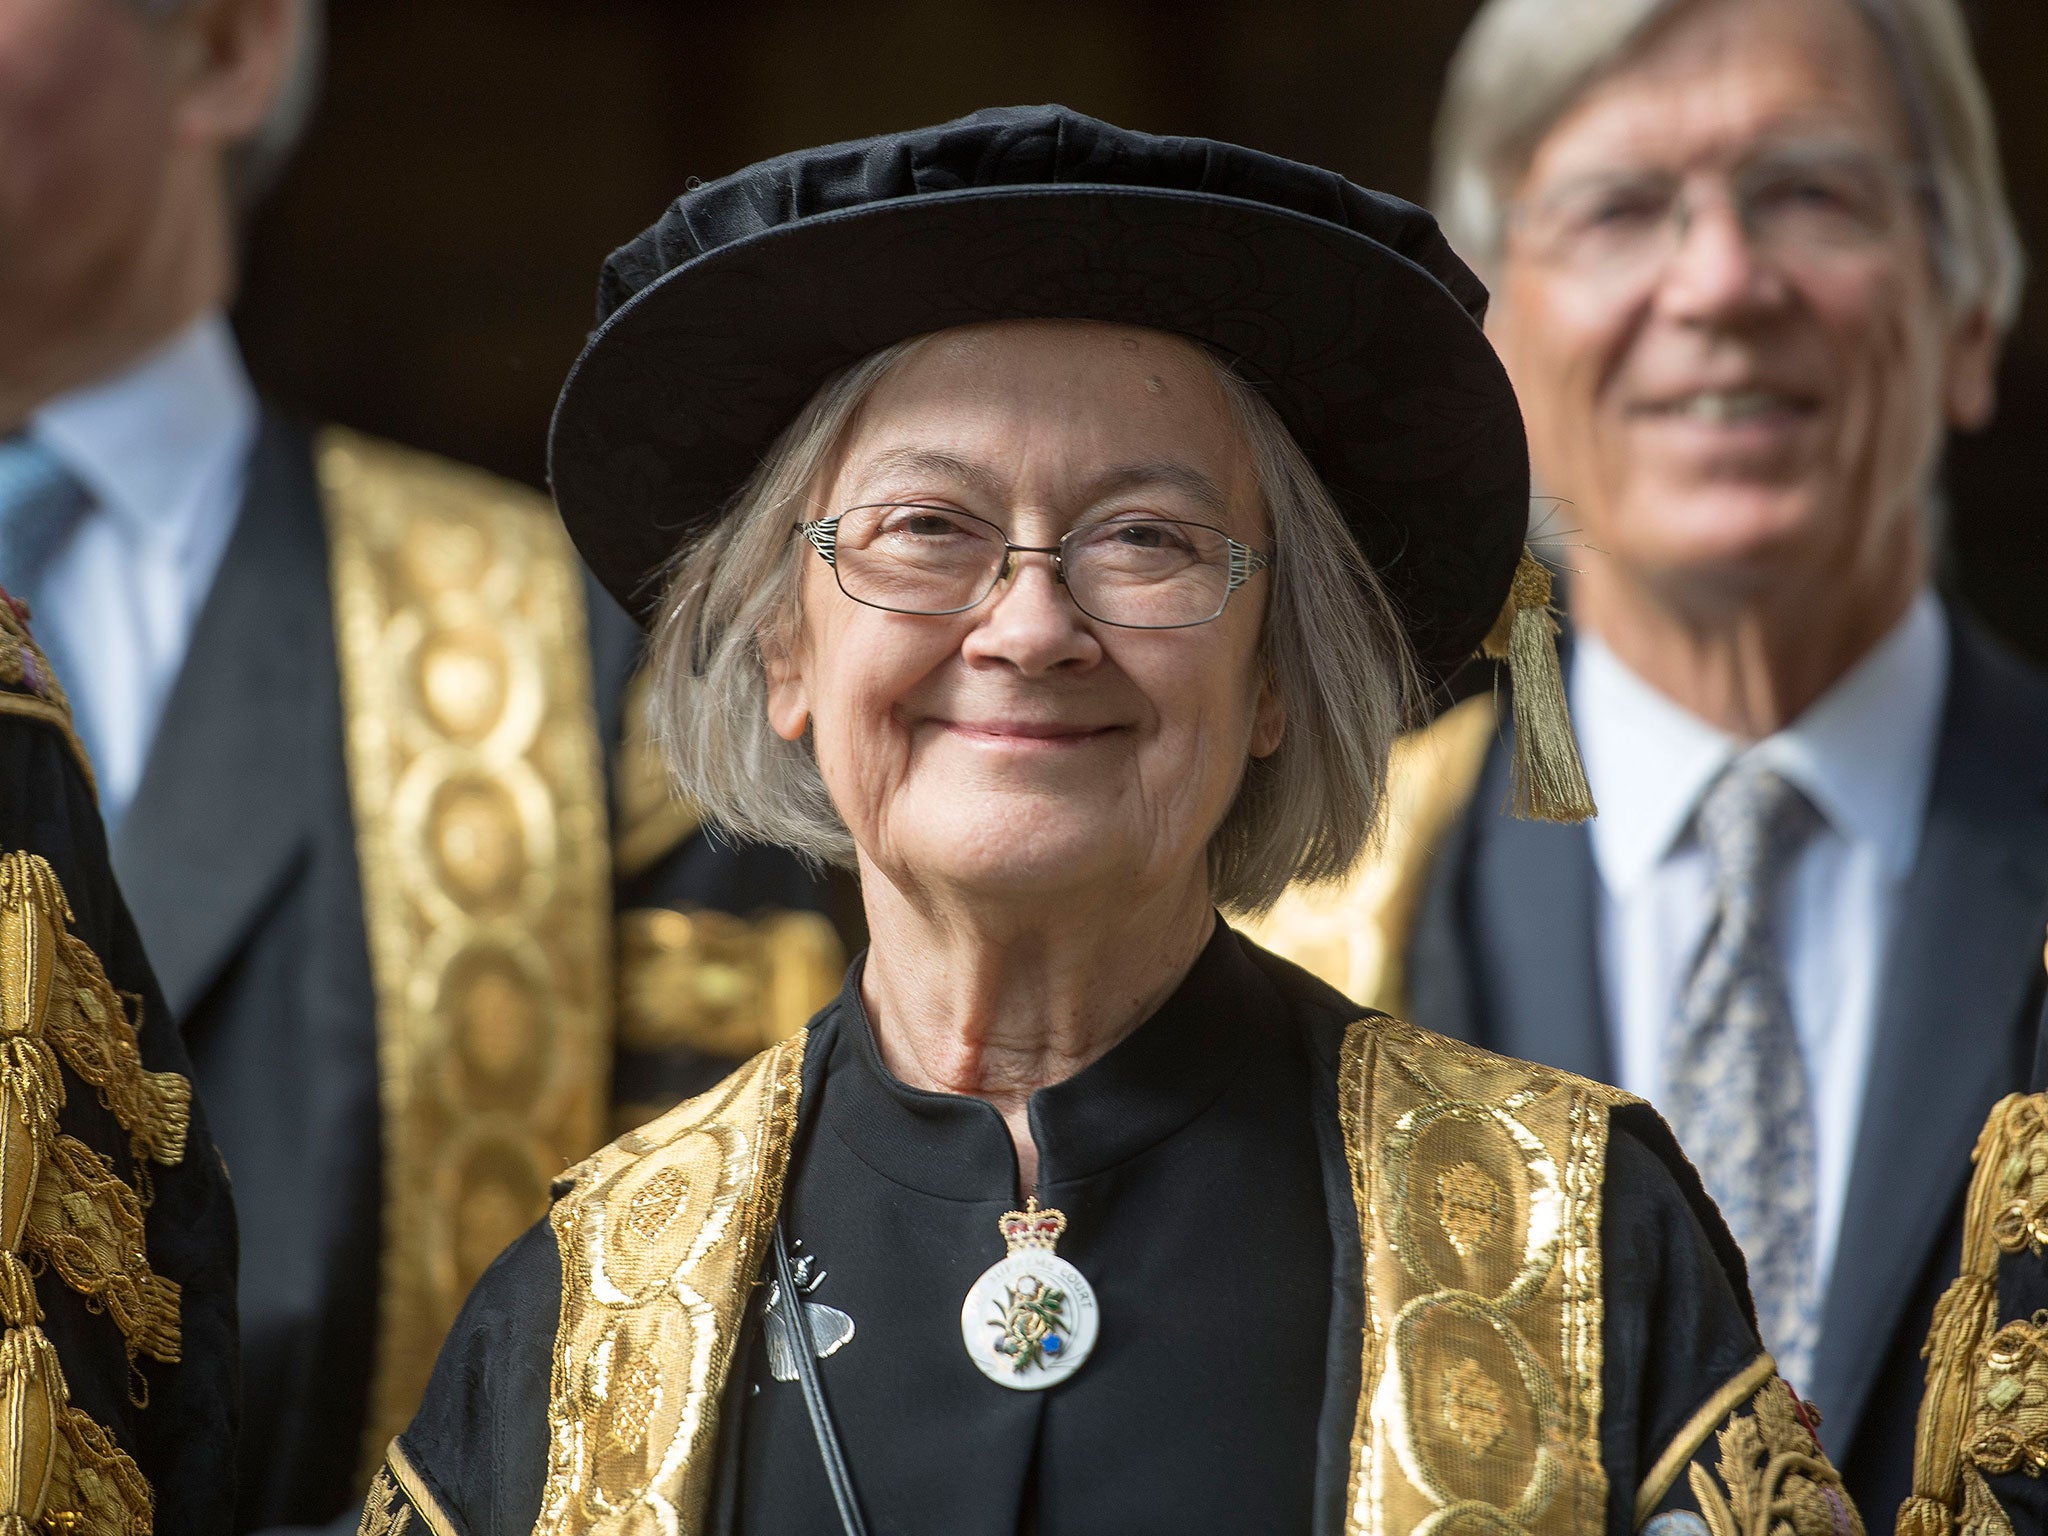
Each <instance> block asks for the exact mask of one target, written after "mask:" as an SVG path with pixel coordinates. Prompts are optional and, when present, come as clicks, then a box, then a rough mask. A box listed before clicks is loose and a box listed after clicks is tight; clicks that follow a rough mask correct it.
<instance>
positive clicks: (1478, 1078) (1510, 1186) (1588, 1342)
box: [1338, 1019, 1634, 1536]
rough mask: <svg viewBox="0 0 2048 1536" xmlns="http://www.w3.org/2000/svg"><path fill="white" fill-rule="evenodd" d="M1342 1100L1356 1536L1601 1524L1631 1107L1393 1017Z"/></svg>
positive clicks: (1345, 1071) (1352, 1064) (1365, 1032)
mask: <svg viewBox="0 0 2048 1536" xmlns="http://www.w3.org/2000/svg"><path fill="white" fill-rule="evenodd" d="M1338 1094H1339V1098H1338V1116H1339V1120H1340V1122H1341V1124H1342V1126H1343V1128H1344V1149H1345V1155H1346V1157H1347V1159H1348V1160H1349V1162H1350V1165H1351V1192H1352V1198H1353V1201H1354V1202H1355V1204H1356V1207H1357V1211H1358V1225H1359V1237H1360V1240H1361V1242H1362V1243H1363V1245H1364V1250H1365V1255H1364V1256H1365V1316H1366V1336H1365V1339H1364V1341H1363V1350H1362V1362H1361V1377H1360V1380H1361V1389H1360V1393H1359V1402H1358V1416H1357V1420H1356V1428H1355V1430H1354V1432H1353V1435H1352V1441H1351V1470H1350V1479H1349V1483H1348V1485H1347V1492H1348V1497H1347V1500H1346V1517H1345V1530H1346V1532H1347V1533H1358V1536H1367V1533H1370V1536H1381V1533H1391V1532H1397V1531H1400V1532H1405V1531H1411V1530H1420V1529H1424V1528H1427V1529H1430V1530H1436V1529H1439V1528H1441V1529H1445V1530H1452V1529H1456V1530H1461V1531H1462V1530H1472V1531H1480V1530H1502V1531H1524V1532H1529V1533H1531V1536H1540V1533H1544V1532H1553V1531H1554V1532H1559V1533H1563V1532H1570V1531H1597V1530H1600V1529H1602V1528H1603V1527H1604V1526H1605V1524H1606V1518H1607V1516H1606V1506H1607V1473H1606V1470H1605V1468H1604V1467H1603V1465H1602V1463H1601V1460H1600V1366H1601V1359H1602V1343H1603V1337H1602V1297H1601V1288H1600V1273H1601V1264H1600V1259H1601V1248H1600V1197H1601V1188H1602V1182H1603V1180H1604V1178H1605V1175H1606V1171H1607V1130H1608V1113H1609V1111H1610V1110H1611V1109H1612V1108H1613V1107H1614V1106H1615V1105H1617V1104H1625V1103H1631V1102H1634V1101H1633V1100H1631V1099H1630V1097H1629V1096H1628V1095H1627V1094H1624V1093H1622V1092H1620V1091H1619V1090H1617V1089H1613V1088H1606V1087H1602V1086H1601V1085H1599V1084H1597V1083H1592V1082H1587V1081H1586V1080H1584V1079H1582V1078H1576V1077H1572V1076H1569V1075H1567V1074H1565V1073H1562V1072H1554V1071H1551V1070H1549V1069H1547V1068H1543V1067H1535V1066H1530V1065H1528V1064H1526V1063H1523V1062H1519V1061H1510V1060H1508V1059H1507V1058H1505V1057H1501V1056H1495V1055H1492V1054H1491V1053H1489V1052H1486V1051H1481V1050H1478V1049H1475V1048H1473V1047H1471V1046H1466V1045H1461V1044H1459V1043H1457V1042H1455V1041H1451V1040H1446V1039H1444V1038H1442V1037H1441V1036H1438V1035H1432V1034H1429V1033H1427V1032H1426V1031H1423V1030H1419V1029H1416V1028H1415V1027H1413V1026H1412V1025H1408V1024H1402V1023H1399V1022H1398V1021H1396V1020H1393V1019H1378V1020H1362V1021H1360V1022H1359V1023H1357V1024H1354V1025H1353V1026H1352V1027H1351V1029H1350V1031H1349V1032H1348V1033H1347V1034H1346V1035H1345V1038H1344V1054H1343V1061H1342V1067H1341V1072H1340V1078H1339V1087H1338ZM1453 1511H1455V1513H1450V1512H1453Z"/></svg>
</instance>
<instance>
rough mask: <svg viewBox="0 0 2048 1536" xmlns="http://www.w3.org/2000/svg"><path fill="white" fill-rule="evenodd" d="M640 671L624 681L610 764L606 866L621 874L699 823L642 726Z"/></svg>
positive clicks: (648, 865)
mask: <svg viewBox="0 0 2048 1536" xmlns="http://www.w3.org/2000/svg"><path fill="white" fill-rule="evenodd" d="M651 686H652V685H651V684H650V683H649V681H648V675H647V673H646V672H644V671H642V672H636V673H635V674H634V675H633V680H632V682H630V683H628V684H627V685H626V696H625V700H624V705H623V708H624V712H625V721H626V723H625V729H624V731H623V732H622V737H623V739H622V740H621V741H620V743H619V753H618V757H617V759H616V760H615V762H614V764H613V767H612V805H613V815H614V816H615V817H616V818H617V819H616V823H615V825H614V826H613V828H612V868H613V869H614V870H616V871H617V872H618V876H619V878H620V879H621V880H631V879H632V878H633V877H634V876H635V875H638V874H642V873H644V872H646V871H647V870H649V869H652V868H653V867H654V866H655V865H656V864H658V863H660V862H661V861H662V860H663V859H665V858H667V857H668V855H669V852H670V850H671V849H673V848H675V847H676V846H677V845H678V844H680V843H681V842H682V841H683V840H684V839H685V838H687V837H689V836H691V835H692V834H693V833H695V832H696V830H697V828H698V827H699V826H701V825H702V824H703V818H702V817H700V816H699V815H698V814H697V807H696V806H694V805H692V804H691V803H690V802H689V801H688V800H686V799H684V798H683V797H682V796H681V795H679V794H677V793H676V788H675V785H674V784H673V783H672V782H671V781H670V779H669V775H668V768H667V766H666V765H665V764H664V763H663V762H662V760H661V752H660V750H659V749H658V748H657V747H656V746H655V744H654V736H653V733H652V731H651V730H650V729H649V726H648V716H647V698H648V693H649V691H650V688H651Z"/></svg>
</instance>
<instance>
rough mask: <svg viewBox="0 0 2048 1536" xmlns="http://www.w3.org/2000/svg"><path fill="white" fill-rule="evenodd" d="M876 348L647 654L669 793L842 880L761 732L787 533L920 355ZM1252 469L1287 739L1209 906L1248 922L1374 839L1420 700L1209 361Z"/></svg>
mask: <svg viewBox="0 0 2048 1536" xmlns="http://www.w3.org/2000/svg"><path fill="white" fill-rule="evenodd" d="M924 340H925V338H916V339H913V340H910V341H906V342H901V343H898V344H897V345H895V346H892V347H888V348H885V349H884V350H882V351H880V352H876V353H874V354H872V355H871V356H869V357H868V358H866V359H864V360H863V361H861V362H859V363H856V364H855V365H854V366H853V367H851V368H849V369H847V370H846V371H845V372H843V373H841V374H840V375H839V376H838V377H836V378H834V379H832V380H831V381H830V382H828V383H827V384H825V385H824V386H823V387H822V388H821V389H819V390H818V392H817V393H816V394H815V395H813V396H812V398H811V400H810V402H809V404H807V405H806V406H805V407H804V409H803V410H802V411H801V412H799V413H798V415H797V417H796V419H795V420H794V421H792V422H791V423H790V425H789V426H788V427H787V428H785V429H784V431H783V433H782V435H781V436H780V437H779V438H778V439H777V440H776V442H775V444H774V446H773V447H772V448H770V450H769V451H768V454H767V456H766V458H765V459H764V460H763V461H762V464H761V467H760V468H759V469H758V470H757V471H756V472H755V474H754V476H753V477H752V479H750V480H749V481H748V483H747V484H746V485H745V486H744V487H743V488H742V489H741V490H740V491H739V493H738V494H737V496H736V497H735V498H734V500H733V503H732V505H731V508H730V510H729V512H728V514H727V515H726V516H725V517H724V518H723V519H721V521H720V522H719V524H718V526H717V527H716V528H715V529H713V531H712V532H710V533H709V534H707V535H705V536H704V537H703V538H701V539H699V540H697V541H696V542H695V543H693V544H691V545H689V546H687V547H685V548H684V549H683V550H681V551H680V552H679V553H678V555H677V557H676V558H675V559H674V560H673V561H672V562H671V564H670V567H669V570H668V573H667V577H666V586H665V589H664V593H663V598H662V604H661V609H660V617H659V619H658V620H657V622H656V624H655V627H654V633H653V637H652V640H651V641H650V650H649V664H650V667H651V670H652V673H653V689H652V701H651V724H652V727H653V733H654V737H655V740H656V741H657V742H658V743H659V745H660V747H661V750H662V753H663V756H664V758H665V760H666V762H667V764H668V766H669V770H670V773H671V775H672V777H673V778H674V781H675V784H676V787H677V789H678V790H679V791H680V792H681V793H682V794H684V795H685V796H687V797H689V798H690V799H691V800H692V801H693V802H695V804H696V805H697V807H698V808H699V810H700V811H701V812H702V813H703V814H704V816H705V818H706V820H707V821H708V822H710V823H712V824H713V825H715V826H717V827H719V828H722V829H723V830H725V831H726V832H728V833H730V834H732V835H734V836H736V837H739V838H741V839H744V840H748V841H757V842H765V843H776V844H781V845H783V846H785V847H788V848H791V849H794V850H795V851H796V852H798V853H799V854H802V855H803V856H805V857H806V858H808V859H810V860H812V861H814V862H819V863H831V864H838V865H841V866H850V865H852V864H853V862H854V847H853V839H852V837H851V835H850V834H849V833H848V832H847V829H846V824H845V822H844V821H843V820H842V819H841V818H840V816H839V813H838V811H837V810H836V809H835V808H834V807H833V805H832V800H831V797H830V795H829V794H828V793H827V792H826V788H825V783H824V779H823V776H822V775H821V774H820V773H819V771H818V765H817V761H816V759H815V758H814V757H813V755H812V752H811V748H810V743H809V741H808V739H806V740H805V741H802V742H790V741H785V740H783V739H782V738H781V737H779V736H777V735H776V734H775V732H774V731H773V730H771V729H770V728H769V726H768V723H767V676H766V662H765V650H764V648H766V649H777V650H781V651H783V652H785V653H786V652H787V651H789V650H791V649H793V648H794V646H795V644H796V642H797V637H798V634H799V633H800V630H801V625H802V619H803V615H802V608H801V600H800V591H801V582H800V580H799V576H800V570H801V567H800V564H799V562H800V561H801V560H802V559H803V557H804V556H803V551H804V550H805V549H806V548H807V547H808V546H806V545H805V544H804V542H803V541H802V540H801V539H798V538H796V537H794V535H793V532H792V530H793V525H794V524H795V523H797V522H798V521H800V520H801V519H802V518H804V517H805V516H807V515H808V513H809V506H810V497H811V494H812V492H813V490H814V488H815V485H816V482H817V480H818V477H819V475H820V474H821V473H822V471H823V470H824V468H825V466H826V464H827V463H828V462H829V460H830V458H831V455H832V453H833V452H834V450H835V449H836V447H837V446H838V444H839V442H840V441H841V439H842V438H843V436H844V434H845V432H846V429H847V427H848V425H849V424H850V423H851V422H852V421H853V419H854V417H855V415H856V414H857V413H858V411H859V410H860V408H861V406H862V405H863V404H864V403H865V402H866V400H867V399H868V397H869V396H870V395H872V394H873V392H874V390H875V389H876V387H877V386H878V385H880V384H881V383H882V381H883V380H885V379H886V378H888V376H889V375H890V374H891V373H892V372H893V371H894V370H895V369H897V368H898V367H900V366H901V365H902V364H903V363H904V362H905V361H906V360H907V359H908V358H909V357H911V356H912V355H913V354H914V353H915V352H916V350H917V349H918V348H919V347H920V346H921V345H922V344H923V341H924ZM1203 355H1204V356H1205V357H1207V358H1208V359H1209V361H1210V362H1211V363H1212V364H1213V366H1214V367H1215V370H1216V376H1217V378H1218V381H1219V382H1220V383H1221V385H1222V388H1223V391H1224V395H1225V397H1226V399H1227V401H1228V402H1229V406H1230V409H1231V411H1232V414H1233V415H1234V416H1235V418H1236V420H1237V423H1238V425H1239V427H1240V428H1241V429H1242V430H1243V432H1244V434H1245V439H1246V442H1247V444H1248V445H1249V447H1250V449H1251V453H1252V459H1253V465H1254V469H1255V472H1256V476H1257V482H1258V486H1259V493H1260V497H1261V499H1262V501H1263V502H1264V504H1265V511H1266V515H1267V518H1268V521H1269V524H1270V527H1271V532H1272V539H1273V550H1274V563H1273V567H1272V577H1271V580H1272V588H1271V602H1270V605H1269V607H1268V608H1267V611H1266V617H1265V623H1264V625H1263V627H1262V630H1261V641H1260V646H1261V662H1262V664H1263V666H1264V667H1265V669H1266V674H1267V677H1268V678H1269V680H1270V682H1271V684H1272V686H1273V688H1274V689H1275V691H1276V693H1277V695H1278V698H1279V700H1280V703H1281V706H1282V708H1283V710H1284V711H1285V720H1286V726H1285V729H1284V731H1283V732H1282V736H1281V741H1280V745H1279V747H1278V748H1277V749H1276V750H1275V751H1274V752H1272V753H1271V754H1270V755H1269V756H1266V757H1263V758H1253V759H1250V760H1249V761H1248V762H1247V763H1246V765H1245V769H1244V777H1243V779H1242V780H1241V782H1240V783H1239V786H1238V790H1237V794H1236V796H1235V798H1234V799H1233V801H1232V802H1231V805H1230V809H1229V810H1228V811H1227V812H1226V813H1225V815H1224V818H1223V821H1222V823H1221V825H1220V826H1218V828H1217V829H1216V831H1215V833H1214V834H1213V835H1212V837H1211V838H1210V842H1209V885H1210V891H1211V894H1212V896H1213V897H1214V899H1215V900H1216V901H1217V902H1218V904H1220V905H1222V906H1224V907H1226V908H1229V909H1231V910H1233V911H1235V912H1240V913H1257V912H1260V911H1263V910H1265V909H1266V908H1267V907H1270V906H1271V905H1272V904H1273V903H1274V902H1275V901H1277V900H1278V899H1279V897H1280V895H1281V893H1282V892H1283V891H1284V890H1286V888H1287V887H1288V885H1289V884H1291V883H1293V882H1294V881H1297V880H1303V881H1310V882H1315V881H1328V880H1335V879H1338V878H1340V877H1341V876H1342V875H1344V874H1345V873H1346V872H1347V871H1349V870H1350V869H1351V868H1352V867H1353V865H1354V864H1355V863H1356V862H1357V860H1358V858H1359V856H1360V854H1361V853H1363V852H1364V850H1365V848H1366V847H1367V845H1368V844H1369V843H1370V842H1371V840H1372V838H1373V836H1374V834H1375V832H1376V831H1377V829H1378V825H1379V817H1380V810H1381V805H1382V802H1383V799H1384V789H1385V784H1386V773H1387V754H1388V751H1389V750H1390V748H1391V747H1392V745H1393V741H1394V738H1395V736H1396V735H1397V734H1398V733H1399V732H1400V730H1401V729H1402V727H1403V726H1404V725H1405V724H1406V723H1407V722H1408V720H1409V717H1410V713H1411V710H1412V708H1413V705H1414V702H1415V700H1416V699H1417V697H1418V696H1419V690H1418V688H1417V684H1416V672H1415V666H1414V662H1413V659H1412V655H1411V652H1410V650H1409V646H1408V641H1407V634H1406V631H1405V630H1404V629H1403V627H1402V625H1401V623H1400V621H1399V619H1398V618H1397V617H1396V615H1395V611H1394V607H1393V604H1392V602H1391V601H1390V599H1389V598H1388V596H1387V594H1386V592H1385V590H1384V588H1383V587H1382V586H1381V585H1380V582H1379V579H1378V578H1377V576H1376V575H1375V574H1374V573H1373V571H1372V569H1371V567H1370V566H1369V565H1368V564H1367V563H1366V561H1365V559H1364V557H1363V556H1362V555H1361V554H1360V553H1359V550H1358V546H1357V544H1356V543H1355V542H1354V541H1353V539H1352V537H1351V535H1350V533H1349V531H1348V529H1347V527H1346V525H1345V521H1344V517H1343V514H1342V513H1340V512H1339V511H1338V510H1337V507H1336V504H1335V503H1334V502H1333V501H1332V500H1331V498H1330V494H1329V491H1328V490H1327V489H1326V488H1325V487H1324V485H1323V483H1322V480H1321V478H1320V477H1319V476H1318V475H1317V474H1316V472H1315V470H1314V468H1313V467H1312V466H1311V465H1310V464H1309V462H1308V459H1307V457H1306V456H1305V455H1304V454H1303V453H1302V451H1301V449H1300V447H1299V446H1298V445H1297V444H1296V443H1295V441H1294V439H1293V437H1292V436H1291V435H1290V434H1289V432H1288V431H1287V428H1286V427H1285V425H1284V424H1282V422H1281V420H1280V418H1279V416H1278V415H1277V414H1276V413H1275V412H1274V410H1273V407H1272V406H1271V405H1270V404H1269V403H1268V402H1267V401H1266V400H1265V399H1264V397H1262V396H1261V395H1260V394H1259V393H1258V392H1257V390H1256V389H1254V388H1253V387H1252V386H1251V385H1249V384H1247V383H1246V382H1245V381H1244V380H1243V379H1242V378H1240V377H1239V376H1238V375H1237V374H1236V373H1235V372H1233V371H1232V370H1231V369H1230V368H1229V367H1228V365H1226V364H1225V363H1223V362H1222V361H1220V360H1218V359H1216V358H1214V357H1212V356H1210V354H1208V353H1207V352H1204V354H1203Z"/></svg>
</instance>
